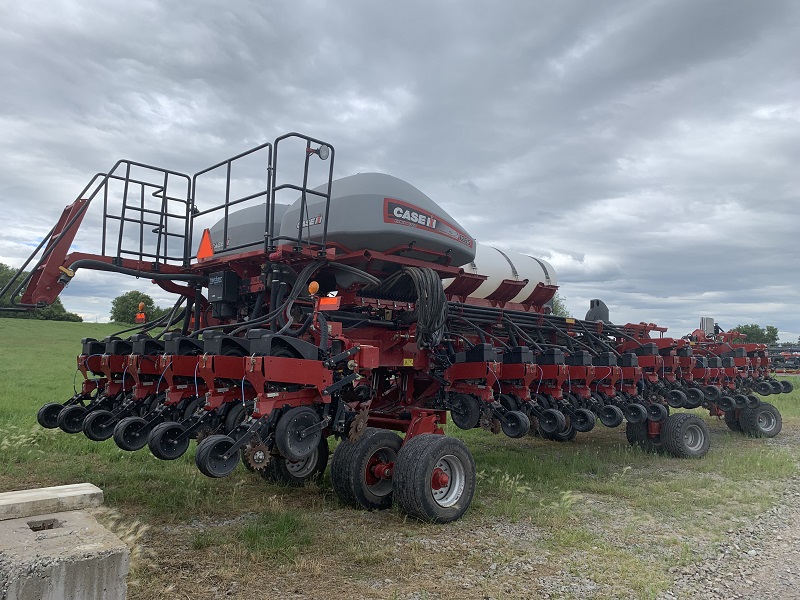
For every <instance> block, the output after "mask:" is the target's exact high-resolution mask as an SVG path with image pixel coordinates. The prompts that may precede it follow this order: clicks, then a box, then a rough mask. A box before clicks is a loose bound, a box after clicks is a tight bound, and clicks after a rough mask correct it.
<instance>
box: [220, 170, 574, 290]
mask: <svg viewBox="0 0 800 600" xmlns="http://www.w3.org/2000/svg"><path fill="white" fill-rule="evenodd" d="M317 191H324V190H323V189H322V188H317ZM300 209H301V200H300V199H298V200H296V201H295V202H294V203H293V204H292V205H290V206H286V205H283V204H276V205H275V221H276V223H278V222H280V229H278V227H277V226H276V230H277V231H276V236H280V237H284V238H286V237H290V238H297V237H298V234H299V225H301V223H300ZM281 215H282V218H281ZM324 219H325V200H324V198H321V197H319V196H315V195H308V196H307V198H306V210H305V215H304V218H303V220H302V238H303V240H305V241H311V242H319V241H321V240H322V234H323V228H324ZM263 220H264V207H263V205H262V206H259V207H251V208H247V209H244V210H240V211H236V212H232V213H231V214H230V216H229V221H228V245H229V246H238V245H240V244H249V243H250V242H251V241H252V246H247V247H245V248H244V249H240V250H237V252H246V251H248V250H256V249H258V248H259V247H261V245H263V241H264V229H265V228H266V226H265V224H264V223H263ZM222 229H223V226H222V222H218V223H217V224H215V225H214V226H213V227H212V228H211V239H212V241H214V243H215V244H218V243H219V242H218V241H217V240H218V239H221V237H222ZM282 243H286V242H282ZM328 243H329V244H336V245H337V246H339V247H340V249H342V250H349V251H359V250H375V251H378V252H386V251H389V250H392V249H393V248H398V247H407V248H408V247H410V249H409V250H407V251H405V252H403V256H406V257H410V258H416V259H419V260H427V261H433V260H435V259H436V258H438V255H434V254H431V253H430V252H425V250H428V251H432V252H436V253H448V254H449V256H450V264H451V265H454V266H458V267H463V268H464V269H465V270H466V271H468V272H470V273H477V274H480V275H485V276H487V277H488V279H487V280H486V281H485V282H483V283H482V284H481V286H480V287H479V288H478V289H477V290H476V291H475V292H474V293H473V294H472V296H473V297H476V298H486V297H488V296H490V295H491V294H492V293H493V292H494V291H495V290H496V289H497V288H498V287H499V286H500V285H501V283H502V282H503V281H504V280H509V279H510V280H512V281H520V280H525V279H527V280H528V283H527V284H526V285H525V287H524V288H522V289H521V291H520V292H519V293H518V294H517V295H516V296H515V297H514V298H513V301H515V302H521V301H523V300H524V299H525V298H526V297H527V296H528V295H529V294H530V293H531V291H532V290H533V289H534V288H535V287H536V284H537V283H543V284H546V285H558V282H557V280H556V274H555V270H554V269H553V267H552V266H551V265H550V264H549V263H547V262H546V261H543V260H541V259H537V258H533V257H531V256H527V255H524V254H519V253H516V252H505V251H500V250H498V249H496V248H493V247H491V246H486V245H483V244H478V243H477V242H476V241H475V239H474V238H473V237H472V236H470V235H469V234H468V233H467V232H466V231H465V230H464V228H462V227H461V226H460V225H459V224H458V222H457V221H456V220H455V219H453V217H451V216H450V215H449V214H448V213H447V212H445V211H444V210H443V209H442V208H441V207H440V206H439V205H438V204H436V203H435V202H434V201H433V200H431V199H430V198H429V197H428V196H426V195H425V194H423V193H422V192H421V191H420V190H418V189H417V188H415V187H414V186H412V185H411V184H409V183H406V182H405V181H403V180H401V179H398V178H397V177H392V176H391V175H385V174H382V173H359V174H357V175H351V176H349V177H344V178H342V179H337V180H335V181H333V182H332V187H331V202H330V211H329V213H328Z"/></svg>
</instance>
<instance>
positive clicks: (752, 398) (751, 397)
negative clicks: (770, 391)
mask: <svg viewBox="0 0 800 600" xmlns="http://www.w3.org/2000/svg"><path fill="white" fill-rule="evenodd" d="M759 406H761V399H760V398H759V397H758V396H756V395H755V394H747V408H758V407H759Z"/></svg>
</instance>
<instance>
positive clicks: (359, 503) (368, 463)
mask: <svg viewBox="0 0 800 600" xmlns="http://www.w3.org/2000/svg"><path fill="white" fill-rule="evenodd" d="M402 445H403V440H402V438H400V436H399V435H397V434H396V433H394V432H393V431H389V430H387V429H377V428H375V427H367V428H366V429H365V430H364V433H363V434H362V436H361V437H360V438H358V440H357V441H356V442H350V441H349V440H344V441H342V443H341V444H339V448H337V449H336V452H335V453H334V455H333V461H332V462H331V483H332V484H333V489H334V490H335V491H336V495H337V496H339V499H340V500H341V501H342V502H343V503H345V504H349V505H351V506H355V507H359V508H365V509H367V510H385V509H387V508H390V507H391V506H392V492H393V484H392V479H391V478H389V479H385V478H381V477H377V476H376V475H375V474H374V472H373V471H372V467H374V466H375V465H376V464H379V463H395V464H396V463H397V455H398V453H399V452H400V446H402ZM342 446H345V449H344V452H341V453H340V452H339V450H340V449H341V448H342Z"/></svg>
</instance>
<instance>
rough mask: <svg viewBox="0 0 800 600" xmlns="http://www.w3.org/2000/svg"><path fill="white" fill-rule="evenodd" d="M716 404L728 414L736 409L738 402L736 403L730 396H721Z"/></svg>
mask: <svg viewBox="0 0 800 600" xmlns="http://www.w3.org/2000/svg"><path fill="white" fill-rule="evenodd" d="M715 403H716V405H717V406H719V408H720V410H722V411H724V412H728V411H731V410H734V409H735V408H736V402H734V400H733V398H731V397H730V396H720V397H719V398H717V400H716V402H715Z"/></svg>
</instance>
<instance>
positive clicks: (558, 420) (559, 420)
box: [539, 408, 567, 433]
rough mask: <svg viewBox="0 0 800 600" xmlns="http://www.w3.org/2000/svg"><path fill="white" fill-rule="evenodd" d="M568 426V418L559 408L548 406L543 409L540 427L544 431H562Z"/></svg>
mask: <svg viewBox="0 0 800 600" xmlns="http://www.w3.org/2000/svg"><path fill="white" fill-rule="evenodd" d="M566 427H567V418H566V417H565V416H564V413H562V412H561V411H559V410H556V409H554V408H547V409H545V410H543V411H542V414H541V416H540V417H539V429H541V430H542V432H543V433H555V432H557V431H562V430H564V429H566Z"/></svg>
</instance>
